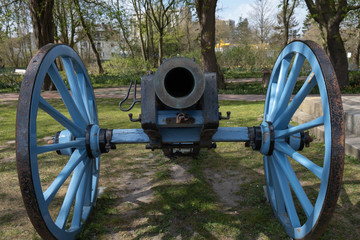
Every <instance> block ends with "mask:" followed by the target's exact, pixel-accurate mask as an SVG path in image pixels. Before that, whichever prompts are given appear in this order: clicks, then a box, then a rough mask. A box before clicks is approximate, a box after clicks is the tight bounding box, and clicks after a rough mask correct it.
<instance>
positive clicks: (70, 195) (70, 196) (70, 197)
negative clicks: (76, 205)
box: [55, 158, 89, 229]
mask: <svg viewBox="0 0 360 240" xmlns="http://www.w3.org/2000/svg"><path fill="white" fill-rule="evenodd" d="M85 160H88V158H85ZM85 160H83V161H81V162H80V163H79V164H78V165H77V167H76V168H75V170H74V174H73V176H72V178H71V181H70V184H69V187H68V190H67V192H66V195H65V198H64V202H63V204H62V206H61V209H60V212H59V215H58V217H57V219H56V222H55V224H56V225H57V226H58V227H59V228H61V229H64V228H65V224H66V221H67V218H68V216H69V213H70V209H71V206H72V204H73V202H74V198H75V195H76V192H77V191H78V189H79V185H80V182H81V179H82V176H83V175H84V172H85V170H86V168H87V167H88V166H89V161H85Z"/></svg>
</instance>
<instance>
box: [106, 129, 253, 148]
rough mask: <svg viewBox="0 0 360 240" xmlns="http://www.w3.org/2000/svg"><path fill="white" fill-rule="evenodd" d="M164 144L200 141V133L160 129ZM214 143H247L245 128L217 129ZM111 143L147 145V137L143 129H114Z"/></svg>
mask: <svg viewBox="0 0 360 240" xmlns="http://www.w3.org/2000/svg"><path fill="white" fill-rule="evenodd" d="M161 131H162V132H161V133H162V136H163V142H164V143H179V142H187V143H189V142H197V141H199V140H200V131H201V129H198V128H189V129H185V128H181V129H169V128H166V129H162V130H161ZM212 140H213V141H214V142H246V141H249V136H248V128H247V127H219V128H218V131H217V132H216V133H215V134H214V136H213V138H212ZM111 143H114V144H129V143H149V138H148V136H147V135H146V134H145V133H144V131H143V129H141V128H139V129H114V130H113V136H112V139H111Z"/></svg>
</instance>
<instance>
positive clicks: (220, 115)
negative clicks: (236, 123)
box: [219, 111, 231, 120]
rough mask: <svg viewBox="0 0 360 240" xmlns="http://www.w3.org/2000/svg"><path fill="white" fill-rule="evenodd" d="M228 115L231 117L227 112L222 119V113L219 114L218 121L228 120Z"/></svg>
mask: <svg viewBox="0 0 360 240" xmlns="http://www.w3.org/2000/svg"><path fill="white" fill-rule="evenodd" d="M230 115H231V112H230V111H227V112H226V117H223V116H222V113H221V112H219V120H229V119H230Z"/></svg>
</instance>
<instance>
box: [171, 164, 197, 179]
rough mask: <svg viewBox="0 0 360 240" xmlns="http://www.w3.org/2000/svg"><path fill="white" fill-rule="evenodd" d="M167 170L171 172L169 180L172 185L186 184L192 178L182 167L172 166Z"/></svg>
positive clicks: (185, 168) (184, 167)
mask: <svg viewBox="0 0 360 240" xmlns="http://www.w3.org/2000/svg"><path fill="white" fill-rule="evenodd" d="M169 170H170V171H171V180H172V182H174V183H187V182H189V181H191V180H192V179H193V178H194V177H193V176H192V175H191V174H190V173H188V172H187V170H188V167H187V166H184V165H183V166H180V165H178V164H174V165H172V166H170V168H169Z"/></svg>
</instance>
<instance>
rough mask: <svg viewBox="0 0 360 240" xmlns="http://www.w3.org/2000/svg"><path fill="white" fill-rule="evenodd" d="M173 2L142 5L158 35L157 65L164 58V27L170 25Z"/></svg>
mask: <svg viewBox="0 0 360 240" xmlns="http://www.w3.org/2000/svg"><path fill="white" fill-rule="evenodd" d="M176 3H177V2H176V1H175V0H146V1H145V4H146V5H144V8H145V7H148V8H149V10H150V11H146V14H147V16H148V17H149V18H150V19H151V20H152V22H153V23H154V26H155V28H156V30H157V31H158V33H159V55H158V65H160V64H161V61H162V59H163V57H164V53H163V45H164V34H165V29H166V27H167V26H168V25H169V24H170V23H171V15H172V14H174V7H175V6H176Z"/></svg>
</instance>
